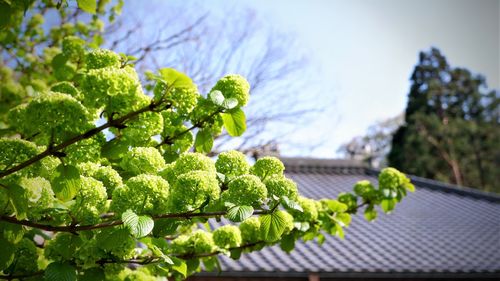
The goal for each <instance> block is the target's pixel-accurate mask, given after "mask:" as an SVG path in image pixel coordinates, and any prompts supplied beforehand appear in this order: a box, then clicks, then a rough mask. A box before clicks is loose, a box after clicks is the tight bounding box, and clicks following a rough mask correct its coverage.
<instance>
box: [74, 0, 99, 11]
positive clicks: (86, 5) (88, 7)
mask: <svg viewBox="0 0 500 281" xmlns="http://www.w3.org/2000/svg"><path fill="white" fill-rule="evenodd" d="M76 2H78V7H79V8H80V9H82V10H84V11H85V12H87V13H90V14H95V11H96V9H97V1H96V0H76Z"/></svg>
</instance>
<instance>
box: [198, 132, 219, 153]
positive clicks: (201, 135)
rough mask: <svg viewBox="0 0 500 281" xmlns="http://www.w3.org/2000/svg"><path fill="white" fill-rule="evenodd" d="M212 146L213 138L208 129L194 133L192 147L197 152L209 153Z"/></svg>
mask: <svg viewBox="0 0 500 281" xmlns="http://www.w3.org/2000/svg"><path fill="white" fill-rule="evenodd" d="M213 146H214V138H213V137H212V133H211V132H210V130H208V129H201V130H199V131H198V133H196V139H195V140H194V147H195V148H196V151H197V152H204V153H209V152H210V151H211V150H212V147H213Z"/></svg>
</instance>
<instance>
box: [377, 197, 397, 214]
mask: <svg viewBox="0 0 500 281" xmlns="http://www.w3.org/2000/svg"><path fill="white" fill-rule="evenodd" d="M380 207H382V211H384V213H389V212H391V211H392V210H394V207H396V202H395V199H384V200H382V202H381V203H380Z"/></svg>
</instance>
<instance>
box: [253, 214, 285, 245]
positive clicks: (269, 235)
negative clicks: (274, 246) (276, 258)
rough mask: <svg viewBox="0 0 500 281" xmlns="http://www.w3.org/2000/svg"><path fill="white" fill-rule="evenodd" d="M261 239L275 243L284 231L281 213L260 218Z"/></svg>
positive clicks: (283, 218) (283, 217)
mask: <svg viewBox="0 0 500 281" xmlns="http://www.w3.org/2000/svg"><path fill="white" fill-rule="evenodd" d="M259 219H260V226H261V234H262V238H263V239H264V240H265V241H270V242H272V241H277V240H279V239H280V238H281V235H282V234H283V231H284V230H285V226H286V221H285V216H284V215H283V213H282V212H274V213H272V214H268V215H262V216H260V218H259Z"/></svg>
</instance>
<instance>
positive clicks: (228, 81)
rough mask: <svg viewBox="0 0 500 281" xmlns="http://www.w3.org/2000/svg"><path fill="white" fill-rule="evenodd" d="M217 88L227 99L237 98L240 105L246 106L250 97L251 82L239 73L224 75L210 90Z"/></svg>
mask: <svg viewBox="0 0 500 281" xmlns="http://www.w3.org/2000/svg"><path fill="white" fill-rule="evenodd" d="M216 90H217V91H221V93H222V95H223V96H224V98H226V99H229V98H235V99H236V100H237V101H238V106H245V105H246V104H247V103H248V100H249V98H250V84H248V82H247V80H246V79H245V78H244V77H243V76H241V75H238V74H231V75H227V76H224V77H222V78H221V79H220V80H219V81H217V83H216V84H215V86H214V87H213V88H212V90H210V92H212V91H216Z"/></svg>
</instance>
